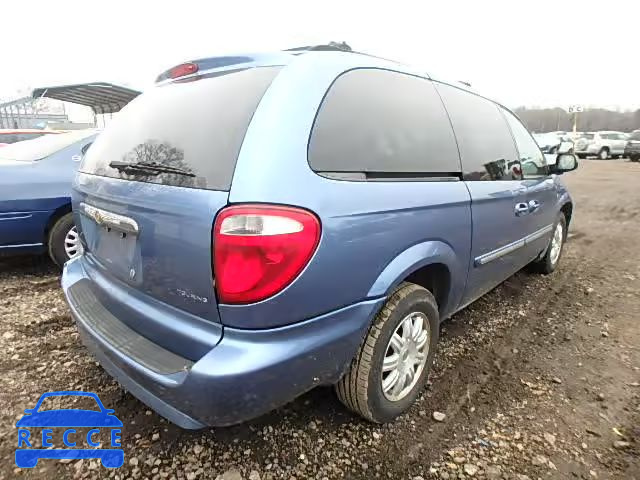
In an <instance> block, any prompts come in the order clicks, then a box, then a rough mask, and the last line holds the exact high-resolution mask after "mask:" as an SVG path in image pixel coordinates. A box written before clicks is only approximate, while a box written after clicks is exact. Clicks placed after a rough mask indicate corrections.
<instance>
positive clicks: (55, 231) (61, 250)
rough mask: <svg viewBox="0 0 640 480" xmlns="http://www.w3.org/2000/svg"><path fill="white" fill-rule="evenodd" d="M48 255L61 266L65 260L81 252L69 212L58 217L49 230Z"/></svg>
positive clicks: (76, 232)
mask: <svg viewBox="0 0 640 480" xmlns="http://www.w3.org/2000/svg"><path fill="white" fill-rule="evenodd" d="M48 243H49V256H50V257H51V260H53V261H54V262H55V264H56V265H58V266H59V267H62V266H63V265H64V264H65V262H66V261H67V260H70V259H72V258H75V257H77V256H78V255H80V254H81V253H82V245H81V244H80V237H79V235H78V230H77V229H76V227H75V225H74V223H73V216H72V215H71V214H70V213H67V214H66V215H63V216H62V217H60V218H59V219H58V220H56V222H55V223H54V224H53V227H51V231H50V232H49V239H48Z"/></svg>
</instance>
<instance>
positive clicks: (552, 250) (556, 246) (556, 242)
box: [531, 213, 567, 275]
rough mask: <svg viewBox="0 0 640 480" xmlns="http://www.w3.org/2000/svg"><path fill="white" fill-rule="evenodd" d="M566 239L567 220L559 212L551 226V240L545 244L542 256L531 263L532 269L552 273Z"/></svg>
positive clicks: (558, 261)
mask: <svg viewBox="0 0 640 480" xmlns="http://www.w3.org/2000/svg"><path fill="white" fill-rule="evenodd" d="M566 239H567V220H566V218H565V216H564V214H562V213H561V214H560V215H559V217H558V220H557V221H556V223H555V225H554V226H553V233H552V236H551V240H550V241H549V245H548V246H547V250H546V251H545V253H544V256H543V257H542V258H540V259H539V260H536V261H534V262H533V263H532V264H531V267H532V268H533V270H534V271H536V272H538V273H543V274H545V275H546V274H549V273H552V272H553V271H554V270H555V269H556V267H557V266H558V263H560V255H561V254H562V249H563V247H564V242H565V240H566Z"/></svg>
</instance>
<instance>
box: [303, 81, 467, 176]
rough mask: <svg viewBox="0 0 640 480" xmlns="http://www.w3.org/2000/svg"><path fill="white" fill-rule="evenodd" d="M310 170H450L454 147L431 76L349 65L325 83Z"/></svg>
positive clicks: (454, 167)
mask: <svg viewBox="0 0 640 480" xmlns="http://www.w3.org/2000/svg"><path fill="white" fill-rule="evenodd" d="M308 160H309V165H310V166H311V168H312V169H313V170H314V171H316V172H357V173H366V174H376V173H380V174H389V173H392V174H399V176H402V174H428V175H434V176H438V175H453V174H455V173H456V172H458V173H459V171H460V161H459V157H458V150H457V147H456V143H455V138H454V136H453V131H452V129H451V124H450V122H449V119H448V117H447V114H446V111H445V110H444V107H443V105H442V101H441V100H440V97H439V95H438V93H437V92H436V90H435V88H434V86H433V84H432V83H431V81H429V80H426V79H424V78H420V77H416V76H412V75H407V74H403V73H399V72H393V71H388V70H380V69H368V68H363V69H357V70H351V71H349V72H346V73H344V74H342V75H341V76H339V77H338V78H337V79H336V80H335V82H334V83H333V85H332V86H331V87H330V88H329V90H328V92H327V94H326V96H325V98H324V100H323V102H322V104H321V106H320V108H319V110H318V113H317V117H316V120H315V123H314V126H313V129H312V131H311V137H310V139H309V150H308Z"/></svg>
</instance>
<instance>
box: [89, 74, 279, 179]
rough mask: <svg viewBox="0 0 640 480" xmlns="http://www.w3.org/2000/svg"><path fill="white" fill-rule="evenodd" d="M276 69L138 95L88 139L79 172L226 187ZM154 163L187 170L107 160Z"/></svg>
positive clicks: (174, 85)
mask: <svg viewBox="0 0 640 480" xmlns="http://www.w3.org/2000/svg"><path fill="white" fill-rule="evenodd" d="M279 70H280V67H260V68H250V69H242V70H233V71H225V72H219V73H217V74H215V75H210V76H207V77H203V78H200V79H198V80H195V81H185V82H179V81H178V82H174V83H170V84H166V85H163V86H158V87H155V88H152V89H151V90H149V91H147V92H145V93H143V94H142V95H140V96H138V97H137V98H136V99H135V100H133V101H132V102H131V103H129V104H128V105H127V106H126V107H125V108H124V109H123V110H122V111H121V112H120V113H119V114H118V116H117V117H116V118H114V120H113V121H112V122H111V123H110V124H109V125H108V126H107V128H106V129H105V131H104V132H103V133H102V134H101V135H100V136H99V137H98V138H97V139H96V141H95V142H94V143H93V145H92V146H91V148H90V149H89V151H88V152H87V155H86V156H85V158H84V161H83V162H82V165H81V166H80V171H81V172H84V173H90V174H94V175H101V176H105V177H112V178H120V179H125V180H135V181H143V182H150V183H159V184H164V185H173V186H181V187H191V188H203V189H209V190H228V189H229V187H230V186H231V178H232V176H233V171H234V169H235V165H236V160H237V158H238V153H239V151H240V147H241V145H242V141H243V140H244V136H245V133H246V131H247V128H248V126H249V123H250V122H251V118H252V116H253V114H254V112H255V110H256V108H257V106H258V103H259V102H260V100H261V98H262V96H263V95H264V92H265V91H266V90H267V88H268V87H269V85H270V84H271V82H272V81H273V79H274V78H275V76H276V75H277V73H278V72H279ZM114 161H115V162H120V163H122V162H125V163H127V164H136V163H152V164H159V165H162V166H165V167H172V168H174V169H180V170H181V171H183V172H186V173H187V175H183V174H176V173H167V172H160V173H159V172H144V171H138V172H132V171H131V170H123V169H122V168H119V169H116V168H113V167H112V166H110V164H111V163H112V162H114Z"/></svg>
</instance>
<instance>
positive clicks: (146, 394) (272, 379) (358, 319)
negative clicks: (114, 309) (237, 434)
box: [62, 257, 384, 429]
mask: <svg viewBox="0 0 640 480" xmlns="http://www.w3.org/2000/svg"><path fill="white" fill-rule="evenodd" d="M81 259H82V257H80V258H79V259H76V260H74V261H71V262H68V263H67V264H66V266H65V270H64V274H63V278H62V287H63V290H64V293H65V296H66V298H67V301H68V303H69V306H70V309H71V313H72V315H73V318H74V319H75V321H76V324H77V326H78V330H79V332H80V335H81V338H82V340H83V342H84V344H85V345H86V346H87V348H89V350H90V351H91V352H92V353H93V354H94V356H95V357H96V358H97V359H98V361H99V362H100V364H101V365H102V366H103V368H104V369H105V370H106V371H107V372H108V373H109V374H110V375H112V376H113V377H114V378H115V379H116V380H118V382H119V383H120V384H121V385H122V386H123V387H124V388H125V389H127V390H128V391H129V392H131V393H132V394H133V395H135V396H136V397H138V398H139V399H140V400H141V401H142V402H144V403H146V404H147V405H148V406H149V407H151V408H152V409H154V410H155V411H157V412H158V413H159V414H160V415H162V416H164V417H166V418H167V419H169V420H170V421H172V422H173V423H175V424H177V425H179V426H181V427H183V428H188V429H197V428H202V427H205V426H225V425H232V424H235V423H239V422H242V421H245V420H249V419H251V418H255V417H257V416H260V415H262V414H264V413H266V412H268V411H270V410H273V409H274V408H277V407H279V406H281V405H284V404H286V403H288V402H289V401H291V400H293V399H294V398H295V397H297V396H299V395H301V394H302V393H304V392H306V391H308V390H310V389H312V388H313V387H315V386H317V385H323V384H325V385H326V384H333V383H335V382H337V381H338V379H339V378H340V377H341V375H342V374H343V373H344V371H345V369H346V368H347V366H348V365H349V363H350V361H351V359H352V358H353V356H354V355H355V353H356V351H357V349H358V347H359V345H360V342H361V340H362V338H363V336H364V334H365V332H366V330H367V328H368V326H369V322H370V319H371V318H372V317H373V315H375V313H376V312H377V311H378V309H379V308H380V306H381V305H382V303H383V302H384V298H378V299H374V300H368V301H364V302H360V303H357V304H354V305H351V306H348V307H345V308H342V309H340V310H336V311H333V312H331V313H328V314H325V315H322V316H319V317H316V318H313V319H310V320H306V321H303V322H300V323H296V324H294V325H289V326H285V327H280V328H274V329H268V330H239V329H232V328H228V327H224V330H223V336H222V339H221V340H220V342H219V343H218V344H217V345H216V346H215V347H213V348H212V349H211V350H210V351H208V352H207V353H205V354H204V355H203V356H202V357H201V358H199V359H197V360H194V361H192V360H189V359H183V360H184V362H180V358H177V357H179V356H177V355H176V354H175V353H173V352H170V351H168V350H166V349H164V348H163V347H161V346H159V345H156V344H154V343H153V342H150V341H149V340H148V339H146V337H144V336H143V335H141V334H140V333H139V332H136V331H134V330H132V329H129V328H128V327H127V326H126V325H125V324H124V323H123V322H120V321H119V320H118V319H117V318H115V317H113V315H111V316H110V317H108V318H106V317H105V318H106V319H105V321H104V322H97V321H95V320H96V319H95V318H94V317H95V315H103V314H104V312H103V310H101V305H100V303H99V302H100V300H99V299H97V298H94V297H90V294H87V292H86V290H87V288H86V287H87V286H90V285H91V280H90V278H89V277H88V276H87V275H86V274H85V271H84V269H83V266H82V261H81ZM79 289H80V290H83V289H84V290H85V291H84V292H83V293H82V296H78V291H79ZM87 295H89V297H87ZM79 299H80V301H79ZM87 305H90V308H89V307H88V306H87ZM102 308H103V309H104V307H102ZM104 310H105V311H106V309H104ZM96 312H97V313H96ZM107 312H108V311H107ZM104 315H108V314H104ZM129 320H131V319H129ZM127 323H128V324H129V325H132V324H133V323H132V322H131V321H128V322H127ZM123 327H124V329H123ZM127 329H128V330H127Z"/></svg>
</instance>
